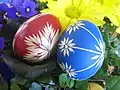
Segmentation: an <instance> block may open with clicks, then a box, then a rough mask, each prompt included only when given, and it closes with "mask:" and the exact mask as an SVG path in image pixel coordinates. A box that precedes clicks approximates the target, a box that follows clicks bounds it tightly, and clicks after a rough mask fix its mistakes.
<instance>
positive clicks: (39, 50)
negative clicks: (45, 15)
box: [24, 23, 59, 62]
mask: <svg viewBox="0 0 120 90" xmlns="http://www.w3.org/2000/svg"><path fill="white" fill-rule="evenodd" d="M58 39H59V30H54V28H53V27H52V25H49V24H48V23H47V24H46V25H45V27H44V28H43V30H42V31H39V32H38V34H36V35H35V34H32V35H31V36H27V37H25V40H24V41H25V43H26V45H27V46H28V48H26V49H27V50H28V53H27V54H26V55H25V56H24V58H25V59H27V60H34V61H35V62H36V61H40V60H43V59H46V58H47V57H49V56H50V52H51V50H52V48H53V47H54V46H55V45H56V42H57V41H58Z"/></svg>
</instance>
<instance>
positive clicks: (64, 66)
mask: <svg viewBox="0 0 120 90" xmlns="http://www.w3.org/2000/svg"><path fill="white" fill-rule="evenodd" d="M59 65H60V67H61V68H62V69H63V70H64V71H65V72H66V73H67V74H68V75H69V76H70V77H75V76H76V75H77V73H76V71H75V69H72V67H71V65H70V66H68V64H67V63H66V64H64V63H62V64H59Z"/></svg>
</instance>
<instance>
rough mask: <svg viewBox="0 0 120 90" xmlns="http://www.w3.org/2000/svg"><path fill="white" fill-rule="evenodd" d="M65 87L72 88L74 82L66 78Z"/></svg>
mask: <svg viewBox="0 0 120 90" xmlns="http://www.w3.org/2000/svg"><path fill="white" fill-rule="evenodd" d="M66 85H67V87H69V88H72V87H73V86H74V80H72V79H70V78H68V79H67V81H66Z"/></svg>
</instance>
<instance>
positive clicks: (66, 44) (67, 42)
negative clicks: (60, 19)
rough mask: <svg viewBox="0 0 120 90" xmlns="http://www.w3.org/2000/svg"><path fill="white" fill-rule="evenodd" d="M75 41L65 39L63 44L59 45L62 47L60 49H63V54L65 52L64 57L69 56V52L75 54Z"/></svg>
mask: <svg viewBox="0 0 120 90" xmlns="http://www.w3.org/2000/svg"><path fill="white" fill-rule="evenodd" d="M72 41H73V39H72V40H69V38H67V39H66V38H64V40H63V41H61V43H60V44H59V45H60V49H61V52H63V55H64V56H66V55H67V56H69V51H71V52H74V50H73V48H74V46H75V43H72Z"/></svg>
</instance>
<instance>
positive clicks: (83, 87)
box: [75, 81, 88, 90]
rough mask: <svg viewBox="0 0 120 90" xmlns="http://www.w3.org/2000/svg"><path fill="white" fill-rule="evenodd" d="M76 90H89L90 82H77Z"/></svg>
mask: <svg viewBox="0 0 120 90" xmlns="http://www.w3.org/2000/svg"><path fill="white" fill-rule="evenodd" d="M75 88H76V90H88V81H76V83H75Z"/></svg>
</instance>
